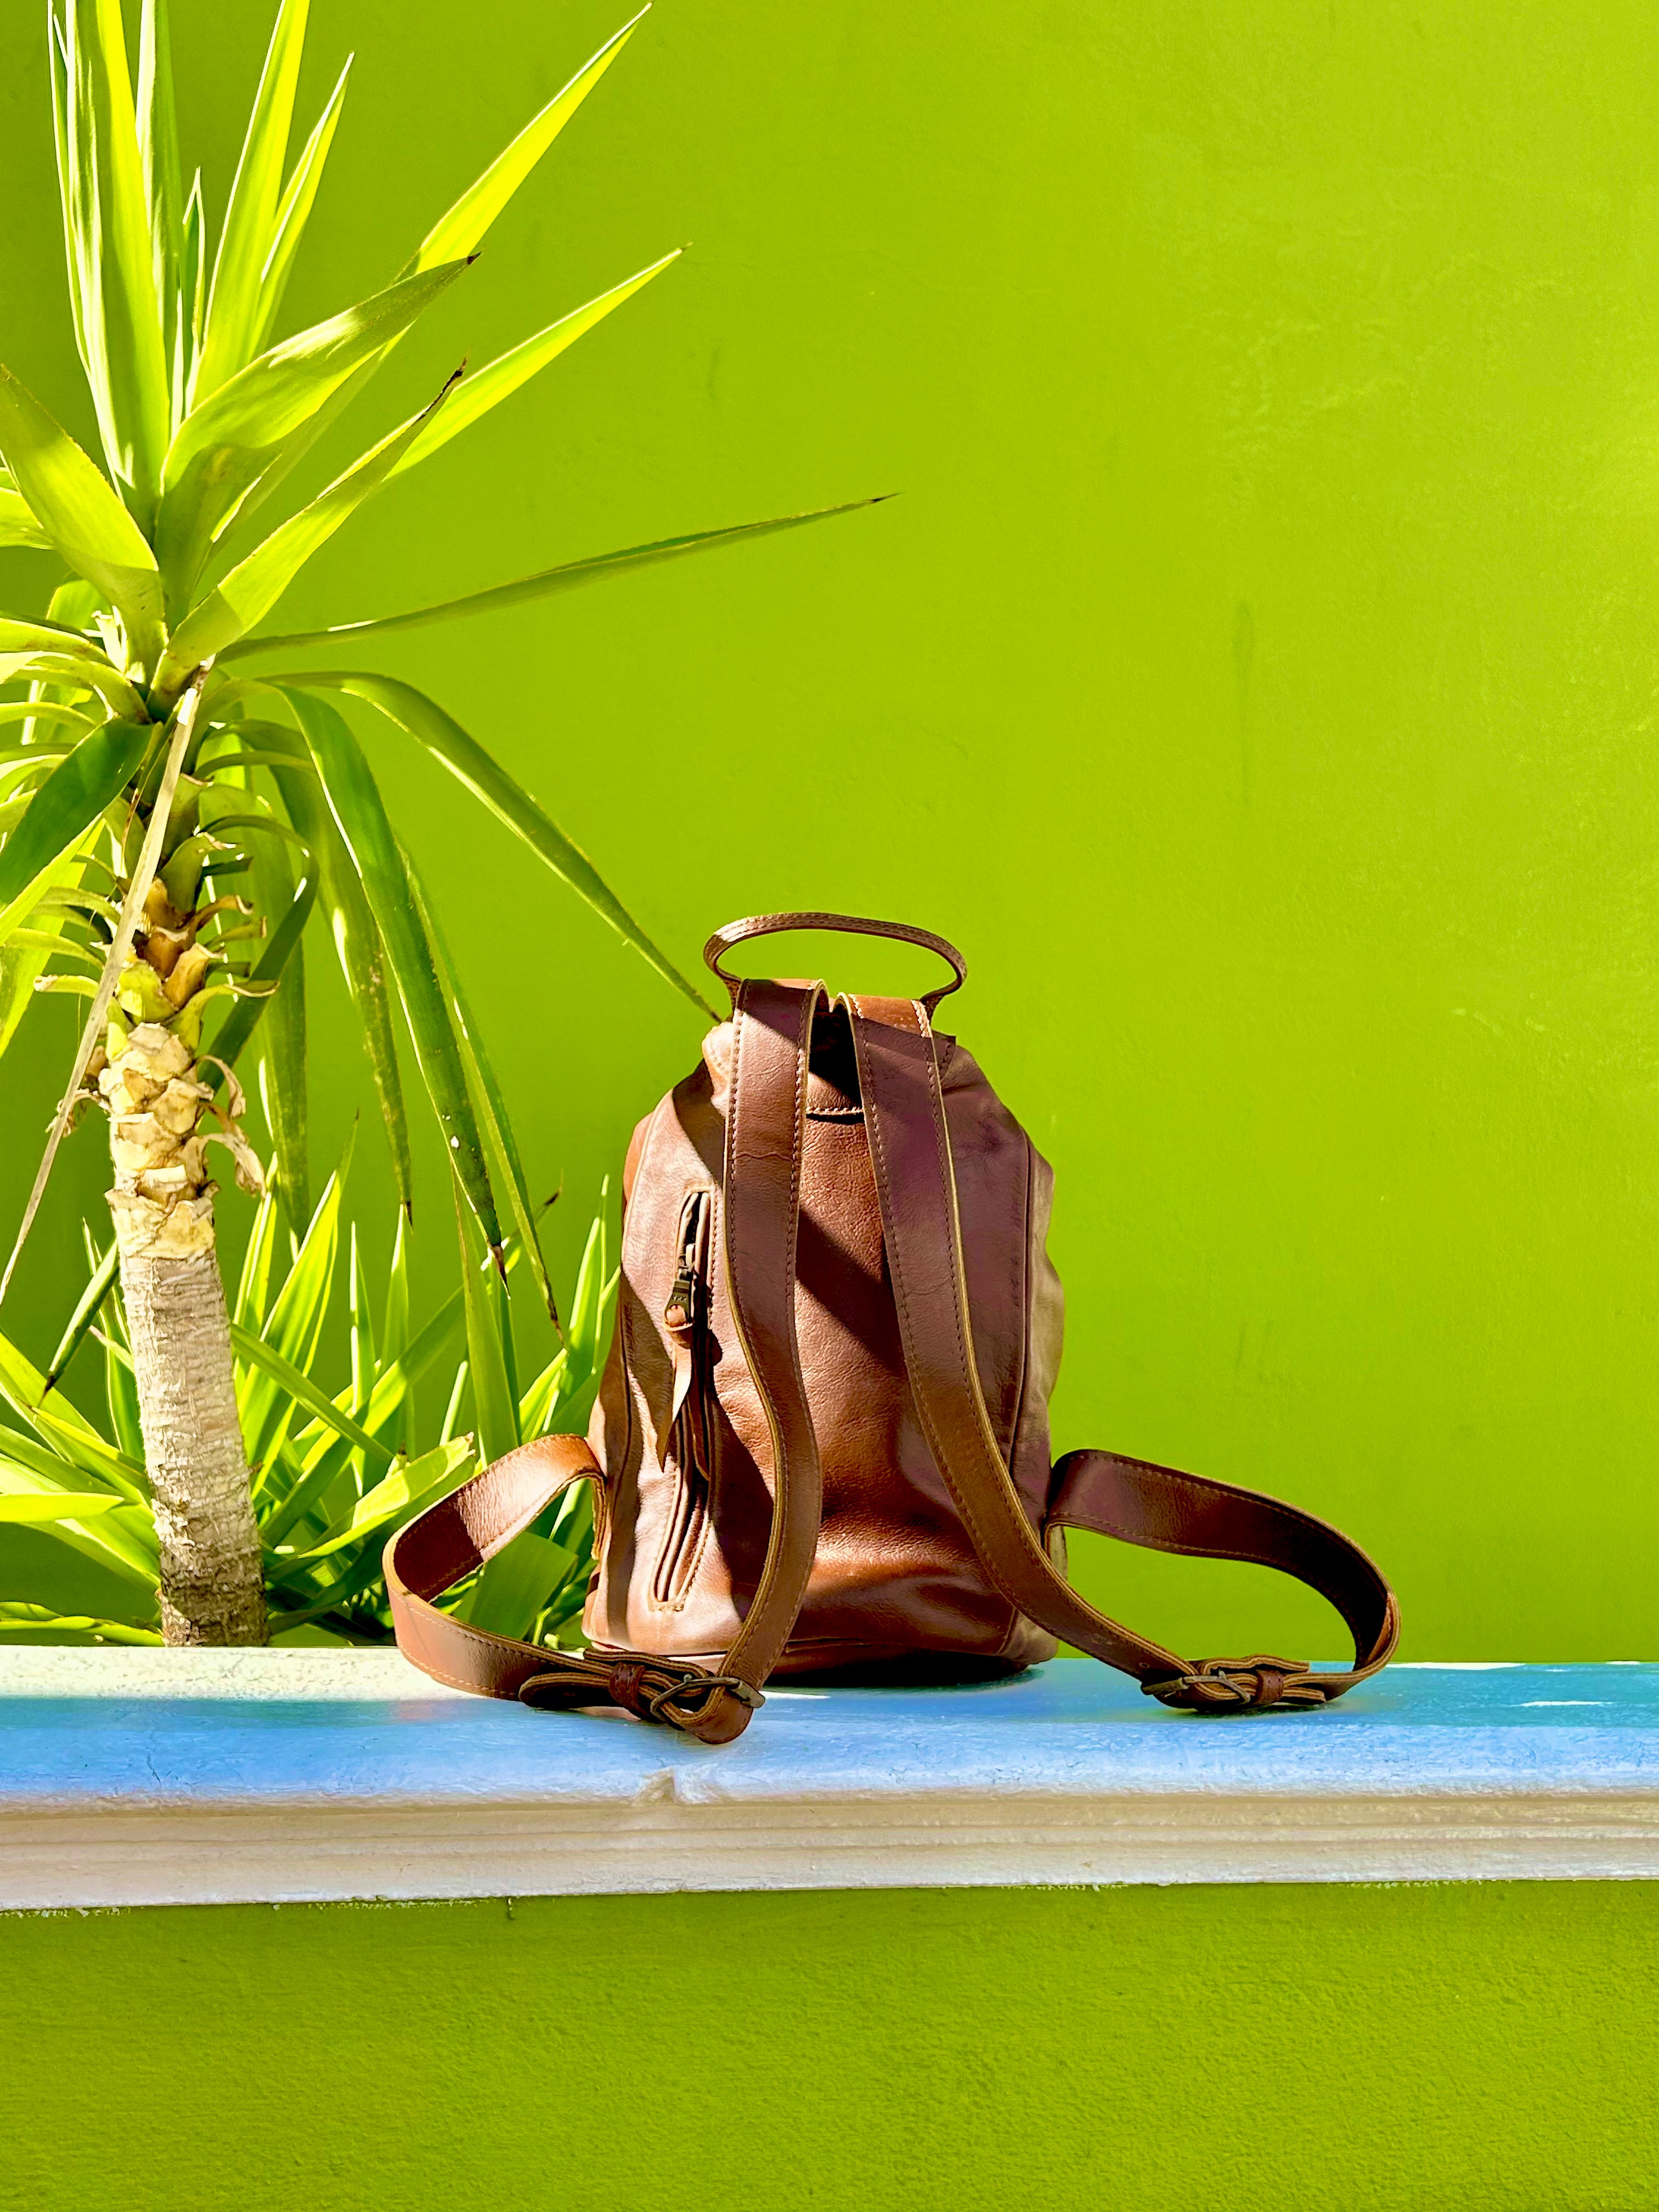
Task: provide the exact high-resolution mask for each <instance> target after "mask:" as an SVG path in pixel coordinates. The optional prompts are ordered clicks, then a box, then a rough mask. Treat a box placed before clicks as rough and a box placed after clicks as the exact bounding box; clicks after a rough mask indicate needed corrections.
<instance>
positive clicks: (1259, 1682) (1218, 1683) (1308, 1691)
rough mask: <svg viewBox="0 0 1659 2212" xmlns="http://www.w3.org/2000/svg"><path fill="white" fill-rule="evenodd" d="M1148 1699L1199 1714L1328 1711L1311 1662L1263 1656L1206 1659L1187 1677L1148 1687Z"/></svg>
mask: <svg viewBox="0 0 1659 2212" xmlns="http://www.w3.org/2000/svg"><path fill="white" fill-rule="evenodd" d="M1140 1689H1141V1694H1142V1696H1143V1697H1147V1698H1156V1699H1158V1703H1159V1704H1160V1705H1169V1706H1171V1707H1173V1708H1174V1709H1175V1710H1176V1711H1186V1712H1194V1713H1230V1712H1231V1713H1237V1712H1265V1711H1267V1710H1268V1709H1269V1707H1271V1706H1273V1705H1323V1704H1324V1703H1325V1691H1324V1687H1323V1686H1322V1683H1321V1682H1320V1680H1319V1677H1318V1675H1317V1674H1310V1672H1309V1669H1308V1662H1307V1661H1306V1660H1305V1659H1280V1658H1279V1657H1278V1656H1276V1655H1275V1654H1274V1653H1273V1652H1271V1651H1258V1652H1255V1653H1254V1654H1253V1655H1252V1656H1250V1657H1249V1658H1248V1659H1200V1661H1199V1662H1198V1664H1197V1666H1196V1667H1194V1668H1191V1669H1190V1670H1189V1671H1188V1673H1186V1674H1166V1675H1165V1676H1164V1677H1163V1679H1162V1680H1158V1681H1156V1682H1143V1683H1142V1684H1141V1686H1140Z"/></svg>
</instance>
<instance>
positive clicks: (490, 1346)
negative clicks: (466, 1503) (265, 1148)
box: [0, 1155, 617, 1644]
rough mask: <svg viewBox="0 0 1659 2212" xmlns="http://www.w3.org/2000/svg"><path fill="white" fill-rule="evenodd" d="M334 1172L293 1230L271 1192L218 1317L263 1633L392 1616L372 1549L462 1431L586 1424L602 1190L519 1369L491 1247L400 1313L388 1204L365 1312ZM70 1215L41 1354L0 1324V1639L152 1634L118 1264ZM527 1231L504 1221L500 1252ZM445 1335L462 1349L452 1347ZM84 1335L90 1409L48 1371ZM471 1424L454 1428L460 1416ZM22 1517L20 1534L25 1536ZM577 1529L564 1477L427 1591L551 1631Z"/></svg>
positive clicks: (360, 1267) (343, 1637)
mask: <svg viewBox="0 0 1659 2212" xmlns="http://www.w3.org/2000/svg"><path fill="white" fill-rule="evenodd" d="M348 1158H349V1155H348ZM344 1182H345V1168H344V1166H342V1168H341V1169H340V1170H338V1171H337V1173H336V1174H334V1175H332V1176H330V1178H329V1181H328V1183H327V1186H326V1188H325V1190H324V1192H323V1194H322V1196H321V1198H320V1199H319V1201H318V1204H317V1208H316V1211H315V1212H314V1213H313V1216H312V1218H311V1220H310V1222H309V1224H308V1225H307V1228H306V1231H305V1234H304V1237H302V1238H301V1240H300V1241H299V1242H298V1243H294V1244H291V1245H290V1240H289V1239H288V1238H287V1237H283V1234H282V1232H281V1229H280V1225H279V1222H278V1218H277V1211H276V1202H275V1199H274V1195H273V1194H271V1193H270V1191H267V1193H266V1194H265V1196H264V1200H262V1202H261V1204H260V1206H259V1210H258V1215H257V1217H256V1218H255V1221H254V1225H253V1230H252V1235H251V1237H250V1238H249V1240H248V1245H247V1249H246V1255H245V1256H244V1259H243V1262H242V1268H241V1276H240V1281H239V1283H238V1285H237V1288H236V1293H235V1298H234V1304H233V1305H232V1308H231V1316H230V1335H231V1343H232V1346H233V1349H234V1355H235V1393H236V1407H237V1414H238V1419H239V1425H240V1431H241V1435H242V1438H243V1443H244V1448H245V1449H246V1454H247V1458H248V1463H249V1465H250V1467H251V1468H252V1506H253V1516H254V1522H255V1525H256V1527H257V1528H258V1536H259V1544H260V1553H261V1560H262V1570H263V1574H264V1595H265V1605H266V1616H267V1619H268V1620H269V1623H270V1629H271V1632H273V1633H274V1634H276V1635H279V1636H289V1637H295V1636H303V1638H304V1639H305V1640H307V1641H309V1642H346V1643H353V1644H363V1643H368V1644H376V1643H384V1642H386V1640H388V1639H389V1638H390V1637H391V1634H392V1616H391V1613H390V1612H389V1610H388V1609H387V1605H386V1585H385V1582H384V1580H383V1578H382V1576H381V1571H380V1553H381V1548H382V1547H383V1546H384V1544H385V1542H386V1538H387V1537H388V1536H389V1535H390V1534H392V1532H393V1531H394V1530H395V1529H396V1528H398V1527H399V1526H400V1525H401V1524H402V1522H404V1521H405V1520H407V1519H408V1518H409V1516H410V1515H411V1514H412V1513H416V1512H418V1511H419V1510H420V1509H421V1508H422V1506H424V1505H428V1504H431V1503H432V1502H433V1500H434V1499H435V1498H441V1496H442V1495H443V1494H444V1492H446V1491H447V1490H450V1489H453V1487H454V1486H455V1485H456V1484H457V1483H459V1482H464V1481H465V1480H466V1479H467V1477H468V1476H469V1475H470V1474H472V1473H473V1472H474V1470H475V1468H476V1467H477V1454H478V1451H479V1449H483V1450H485V1451H486V1452H488V1453H489V1455H490V1456H492V1457H494V1456H496V1455H499V1454H500V1453H501V1451H503V1450H510V1449H512V1447H513V1445H514V1444H516V1443H521V1442H527V1441H528V1440H529V1439H530V1438H531V1437H538V1436H544V1435H546V1434H548V1433H549V1432H550V1431H556V1430H562V1431H569V1430H573V1429H580V1428H581V1427H582V1426H584V1425H585V1424H586V1419H587V1414H588V1411H589V1408H590V1407H591V1406H592V1398H593V1392H594V1389H595V1386H596V1383H597V1382H598V1378H599V1360H600V1358H601V1356H602V1354H603V1352H604V1347H605V1337H606V1334H607V1332H608V1329H609V1326H610V1318H611V1310H612V1307H613V1304H614V1302H615V1297H616V1288H617V1279H616V1276H615V1273H613V1272H612V1271H611V1267H610V1262H609V1259H608V1239H607V1236H606V1229H605V1212H604V1206H603V1201H602V1203H601V1210H600V1212H599V1217H598V1218H596V1219H595V1221H594V1223H593V1225H592V1228H591V1230H590V1231H589V1232H588V1237H587V1244H586V1250H585V1252H584V1253H583V1255H582V1262H581V1267H580V1273H578V1276H577V1279H576V1287H575V1294H574V1298H573V1299H572V1302H571V1306H570V1312H569V1318H568V1322H567V1324H566V1328H565V1334H564V1342H563V1343H562V1345H561V1346H560V1347H559V1349H558V1351H557V1352H556V1353H555V1355H554V1357H553V1358H552V1359H551V1360H550V1362H549V1363H548V1364H547V1366H546V1367H545V1368H544V1370H542V1372H541V1373H540V1374H539V1375H538V1376H537V1377H536V1379H535V1380H534V1382H532V1383H531V1384H530V1386H529V1387H528V1389H525V1390H523V1391H520V1389H519V1388H518V1385H517V1382H516V1379H515V1376H514V1370H513V1334H512V1329H511V1326H510V1316H509V1313H508V1309H507V1299H506V1297H505V1294H504V1291H503V1289H502V1285H501V1281H500V1279H498V1278H497V1277H496V1275H495V1271H494V1268H493V1267H492V1265H491V1263H490V1261H489V1260H488V1258H487V1257H485V1256H484V1255H482V1254H477V1255H474V1258H473V1261H472V1262H471V1265H470V1267H469V1268H468V1272H467V1274H466V1276H465V1279H464V1281H463V1283H462V1285H461V1286H460V1287H459V1288H458V1289H457V1290H455V1291H453V1292H452V1294H451V1295H450V1296H449V1297H447V1299H446V1300H445V1301H444V1302H443V1303H442V1304H441V1305H440V1306H439V1307H438V1309H437V1310H436V1311H435V1313H433V1314H432V1315H431V1316H428V1318H427V1319H426V1320H425V1321H423V1322H421V1323H420V1324H419V1325H418V1326H417V1325H416V1322H415V1320H414V1317H413V1316H412V1315H411V1312H410V1285H409V1269H408V1226H407V1222H406V1220H405V1219H404V1217H403V1216H402V1215H401V1214H400V1215H399V1217H398V1223H397V1228H396V1231H395V1235H394V1237H393V1242H392V1260H391V1265H390V1267H389V1269H388V1271H387V1274H386V1285H385V1290H384V1293H383V1295H382V1297H381V1298H380V1302H379V1308H378V1312H377V1310H376V1302H375V1299H374V1296H373V1294H372V1293H371V1290H370V1286H369V1281H368V1268H367V1267H366V1265H365V1262H364V1258H363V1253H362V1245H361V1243H360V1241H359V1237H358V1230H357V1224H356V1221H351V1222H349V1223H348V1222H346V1221H345V1220H344V1219H343V1208H342V1195H343V1186H344ZM85 1235H86V1245H87V1262H88V1277H89V1279H88V1286H87V1291H86V1293H85V1295H84V1296H83V1297H82V1299H81V1302H80V1304H79V1305H78V1307H77V1308H76V1312H75V1315H74V1316H73V1318H72V1320H71V1322H70V1326H69V1328H67V1329H66V1330H65V1332H64V1340H63V1341H62V1342H61V1343H60V1345H59V1346H58V1351H57V1353H56V1355H55V1356H54V1358H53V1359H52V1364H51V1365H50V1367H49V1368H48V1369H47V1370H46V1373H45V1374H44V1375H43V1374H41V1373H40V1371H39V1370H37V1369H36V1368H35V1367H33V1365H32V1364H31V1363H30V1362H29V1361H28V1360H27V1358H25V1357H24V1355H23V1353H22V1352H21V1351H20V1350H19V1349H18V1347H17V1346H15V1344H13V1343H12V1342H11V1341H10V1340H9V1339H8V1338H7V1337H5V1336H4V1335H0V1399H3V1401H5V1403H6V1405H8V1406H9V1407H10V1409H11V1413H12V1414H13V1416H14V1417H15V1419H21V1421H22V1422H23V1423H24V1424H25V1426H24V1427H22V1428H18V1427H16V1426H15V1425H12V1423H11V1422H9V1421H0V1644H15V1643H42V1642H52V1643H76V1644H159V1643H161V1640H162V1638H161V1621H160V1617H159V1613H158V1609H157V1597H156V1581H157V1571H158V1564H159V1558H160V1542H159V1535H158V1530H157V1525H156V1519H155V1511H154V1509H153V1505H152V1503H151V1500H150V1498H149V1492H148V1489H147V1486H146V1483H145V1479H144V1463H143V1462H144V1446H143V1435H142V1429H141V1422H140V1417H139V1407H138V1394H137V1384H136V1381H135V1376H134V1365H133V1355H132V1339H131V1328H130V1326H129V1323H128V1321H127V1317H126V1315H125V1310H124V1306H123V1301H122V1297H121V1292H120V1288H119V1285H118V1284H117V1283H116V1282H115V1281H114V1280H113V1279H112V1267H111V1265H110V1258H111V1256H112V1250H113V1248H111V1255H106V1254H102V1253H100V1250H99V1249H98V1246H97V1244H96V1243H95V1241H94V1237H93V1236H92V1234H91V1231H90V1230H88V1231H85ZM285 1246H289V1254H288V1256H287V1258H286V1261H285V1258H284V1252H283V1248H284V1247H285ZM521 1253H522V1247H520V1245H518V1244H517V1243H516V1242H512V1243H509V1246H508V1253H507V1260H508V1267H509V1270H511V1269H512V1268H513V1266H514V1263H516V1262H517V1261H519V1260H520V1256H521ZM340 1304H344V1306H345V1308H346V1316H347V1321H348V1340H347V1342H346V1343H345V1344H344V1345H343V1346H342V1345H341V1344H340V1341H339V1332H338V1331H337V1329H336V1330H334V1331H332V1332H330V1331H328V1330H327V1329H326V1328H325V1323H326V1322H327V1320H328V1317H329V1315H330V1311H331V1308H334V1309H336V1310H337V1308H338V1307H339V1305H340ZM457 1340H464V1348H465V1357H464V1358H462V1359H461V1361H460V1363H459V1365H457V1364H455V1357H454V1355H455V1349H456V1345H457ZM83 1344H87V1345H88V1352H90V1351H91V1350H92V1348H93V1346H94V1344H95V1346H96V1347H97V1348H98V1349H99V1350H100V1352H101V1358H102V1369H103V1374H102V1383H103V1398H104V1404H103V1407H101V1408H100V1413H101V1416H102V1418H101V1419H92V1418H90V1417H89V1416H88V1413H86V1412H85V1411H83V1410H82V1407H81V1406H80V1405H79V1404H77V1403H76V1401H75V1398H74V1396H73V1395H71V1389H70V1384H69V1382H68V1381H67V1380H66V1379H65V1370H70V1376H76V1375H79V1374H80V1373H81V1372H82V1370H83V1369H84V1368H85V1366H86V1364H87V1362H86V1358H82V1360H81V1361H80V1363H79V1365H78V1366H77V1365H75V1364H73V1363H75V1362H76V1354H77V1352H79V1351H80V1349H81V1346H82V1345H83ZM331 1354H332V1356H333V1358H335V1360H336V1361H337V1362H339V1361H343V1363H344V1364H345V1365H346V1366H347V1369H348V1372H347V1374H346V1376H345V1377H344V1379H343V1382H341V1383H339V1385H338V1386H337V1388H335V1389H329V1387H328V1384H327V1383H326V1382H325V1380H324V1374H325V1369H326V1367H327V1365H328V1364H329V1359H330V1356H331ZM417 1394H419V1395H417ZM469 1423H470V1424H471V1432H470V1433H463V1431H465V1430H466V1428H467V1425H468V1424H469ZM485 1438H487V1439H488V1442H487V1443H481V1439H485ZM20 1529H21V1530H23V1531H26V1532H27V1535H26V1537H25V1539H24V1543H23V1545H22V1546H21V1547H20V1546H19V1544H18V1543H17V1541H16V1540H15V1532H17V1531H18V1530H20ZM31 1539H32V1540H33V1541H30V1540H31ZM42 1539H46V1540H49V1541H46V1542H44V1543H43V1542H42V1541H40V1540H42ZM591 1539H592V1510H591V1507H590V1505H589V1503H588V1500H587V1498H586V1493H585V1492H582V1491H580V1490H578V1491H574V1492H566V1494H565V1496H564V1498H562V1499H561V1500H560V1501H559V1502H558V1503H557V1504H556V1505H555V1506H553V1507H551V1508H550V1509H549V1511H548V1512H547V1514H545V1515H544V1516H543V1519H542V1522H539V1523H538V1524H537V1525H536V1526H535V1527H533V1528H530V1529H527V1530H526V1531H525V1533H524V1534H522V1535H520V1536H519V1537H517V1538H515V1540H514V1541H513V1543H512V1544H511V1545H510V1546H509V1547H507V1550H505V1551H504V1552H501V1553H498V1554H497V1555H496V1557H495V1559H491V1560H490V1561H489V1564H488V1565H486V1566H485V1567H484V1568H483V1570H482V1571H481V1572H479V1573H477V1574H476V1575H474V1576H473V1577H471V1579H470V1581H469V1582H467V1583H465V1584H464V1585H462V1586H461V1587H460V1588H459V1589H457V1590H456V1591H455V1592H453V1594H452V1595H451V1596H450V1597H449V1598H447V1600H446V1601H445V1603H446V1605H447V1607H448V1609H449V1610H450V1611H452V1612H453V1613H459V1615H460V1616H461V1618H462V1619H464V1620H469V1621H471V1622H472V1623H474V1624H475V1625H476V1626H478V1627H481V1628H489V1629H495V1630H496V1631H498V1632H500V1633H501V1634H503V1635H508V1636H520V1637H527V1638H532V1639H533V1640H536V1641H540V1642H553V1641H556V1639H557V1638H560V1637H561V1636H562V1635H565V1634H567V1633H568V1632H571V1631H572V1629H573V1628H574V1624H575V1622H576V1620H577V1616H578V1615H579V1613H580V1609H581V1605H582V1601H583V1598H584V1597H585V1595H586V1586H587V1573H588V1568H589V1565H590V1564H591V1559H592V1550H591Z"/></svg>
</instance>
